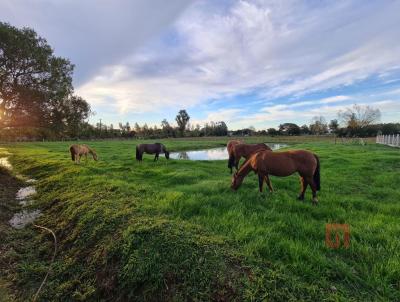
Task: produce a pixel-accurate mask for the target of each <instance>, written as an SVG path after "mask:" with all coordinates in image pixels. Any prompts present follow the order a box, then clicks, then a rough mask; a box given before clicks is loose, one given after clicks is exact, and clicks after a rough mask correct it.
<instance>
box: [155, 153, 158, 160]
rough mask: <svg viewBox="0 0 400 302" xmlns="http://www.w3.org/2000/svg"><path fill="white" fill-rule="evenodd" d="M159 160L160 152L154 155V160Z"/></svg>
mask: <svg viewBox="0 0 400 302" xmlns="http://www.w3.org/2000/svg"><path fill="white" fill-rule="evenodd" d="M157 160H158V153H156V155H155V156H154V161H157Z"/></svg>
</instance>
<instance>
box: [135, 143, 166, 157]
mask: <svg viewBox="0 0 400 302" xmlns="http://www.w3.org/2000/svg"><path fill="white" fill-rule="evenodd" d="M143 153H147V154H155V156H154V161H156V160H158V156H159V155H160V153H164V154H165V158H166V159H169V152H168V151H167V149H166V148H165V146H164V145H163V144H160V143H155V144H140V145H139V146H136V160H139V161H142V160H143Z"/></svg>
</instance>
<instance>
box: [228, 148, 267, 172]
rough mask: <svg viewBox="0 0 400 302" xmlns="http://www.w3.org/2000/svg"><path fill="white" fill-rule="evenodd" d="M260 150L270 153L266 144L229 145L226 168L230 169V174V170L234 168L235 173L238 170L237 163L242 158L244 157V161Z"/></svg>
mask: <svg viewBox="0 0 400 302" xmlns="http://www.w3.org/2000/svg"><path fill="white" fill-rule="evenodd" d="M261 150H269V151H272V150H271V148H270V147H268V146H267V145H266V144H244V143H241V144H233V145H231V151H230V152H229V150H228V153H229V159H228V168H229V169H231V174H232V168H233V167H235V168H236V171H237V170H239V162H240V159H241V158H242V157H244V158H245V159H246V160H247V159H248V158H249V157H250V156H252V155H253V154H254V153H257V152H258V151H261Z"/></svg>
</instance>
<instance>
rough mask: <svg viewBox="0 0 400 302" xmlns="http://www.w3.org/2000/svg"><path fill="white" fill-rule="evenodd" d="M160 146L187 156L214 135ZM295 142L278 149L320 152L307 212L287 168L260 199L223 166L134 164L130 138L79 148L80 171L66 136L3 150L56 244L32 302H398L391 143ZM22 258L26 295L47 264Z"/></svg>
mask: <svg viewBox="0 0 400 302" xmlns="http://www.w3.org/2000/svg"><path fill="white" fill-rule="evenodd" d="M249 140H251V138H250V139H249ZM255 140H257V141H270V138H268V139H266V138H257V139H255ZM162 142H163V143H164V144H165V145H166V146H167V147H168V148H169V149H171V150H183V149H184V150H189V149H193V148H206V147H215V146H219V145H223V144H225V143H226V139H208V140H207V139H201V140H197V141H196V140H194V139H188V140H163V141H162ZM296 142H297V144H296V145H294V146H289V147H288V148H296V149H307V150H311V151H313V152H316V153H317V154H318V155H319V156H320V158H321V166H322V168H321V173H322V174H321V175H322V176H321V186H322V190H321V192H320V194H319V200H320V203H319V205H318V206H317V207H314V206H312V205H311V193H310V191H307V194H306V199H305V201H304V202H299V201H297V200H296V196H297V193H298V191H299V181H298V177H297V176H295V175H293V176H291V177H287V178H277V177H272V183H273V186H274V188H275V192H274V193H273V194H271V193H266V192H265V193H263V194H260V193H259V192H258V188H257V177H256V176H255V175H254V174H250V175H249V177H248V178H246V179H245V182H244V184H243V185H242V187H241V188H240V189H239V190H238V191H237V192H233V191H231V190H230V188H229V185H230V174H229V172H228V169H227V163H226V161H198V162H195V161H179V160H169V161H167V160H166V159H165V158H164V157H161V156H160V160H159V162H157V163H154V162H153V161H152V158H153V157H152V156H149V155H148V156H145V159H144V161H143V162H142V163H137V162H136V161H135V160H134V150H135V144H136V143H137V141H105V142H87V143H88V144H89V145H91V146H93V147H95V148H96V150H97V152H98V154H99V159H100V161H98V162H94V161H93V160H89V161H88V162H87V163H84V162H83V163H82V164H81V165H75V164H73V163H72V161H71V159H70V157H69V154H68V143H31V144H15V145H10V146H6V148H7V149H8V150H9V151H10V152H11V153H13V154H14V155H13V156H12V157H11V158H10V160H11V162H12V163H13V165H14V166H15V169H16V170H17V171H18V172H20V173H24V174H27V175H29V176H30V177H33V178H36V179H39V182H38V187H37V191H38V205H39V206H40V207H43V208H45V210H44V216H42V217H41V218H40V222H41V223H42V224H45V225H48V226H50V227H52V228H53V229H55V230H56V231H57V235H58V236H59V239H60V244H61V249H60V253H59V255H58V257H57V263H56V266H55V268H54V274H53V276H52V278H51V280H49V283H50V284H49V286H48V287H47V288H46V290H45V294H44V296H43V299H46V297H47V298H49V297H54V296H55V297H58V299H64V300H65V299H66V300H69V299H88V300H97V299H99V298H100V297H105V296H107V295H113V296H114V297H116V298H121V299H123V298H125V299H126V298H132V299H133V298H135V299H138V300H158V299H168V300H173V299H172V297H175V300H187V299H188V297H191V298H193V299H198V300H209V299H215V300H218V298H221V299H222V298H225V299H227V300H234V299H236V300H243V299H244V300H256V301H260V300H263V299H264V298H266V299H270V300H273V301H277V300H278V301H288V300H312V301H316V300H327V301H336V300H360V301H366V300H370V301H377V300H382V301H384V300H392V301H394V300H398V299H400V295H399V291H400V284H399V280H400V244H399V239H398V236H399V234H400V224H399V218H400V204H399V200H400V190H399V189H398V187H397V184H398V183H399V182H400V173H399V172H400V161H399V155H400V151H399V150H398V149H391V148H389V147H385V146H380V145H379V146H378V145H375V144H367V145H366V146H361V145H353V144H337V145H335V144H333V143H332V141H315V142H308V143H302V142H299V139H298V138H297V141H296ZM331 222H334V223H347V224H349V225H350V228H351V243H350V248H349V249H343V248H341V249H338V250H332V249H329V248H328V247H326V246H325V243H324V240H325V224H326V223H331ZM35 240H36V241H37V242H46V238H45V237H37V238H36V239H35ZM25 253H28V251H25ZM29 253H30V256H29V257H28V256H27V258H29V259H30V260H29V261H30V262H29V263H27V262H26V261H25V260H24V257H21V258H20V267H23V271H24V273H23V274H21V273H20V274H19V278H20V280H21V284H22V283H23V282H26V283H24V284H25V294H26V295H28V293H29V291H32V289H30V288H35V286H37V284H38V282H39V280H40V278H39V275H40V274H39V272H38V269H37V266H40V265H44V264H43V263H45V261H46V259H47V258H46V257H45V256H43V253H44V252H43V251H42V256H41V257H40V255H39V254H36V253H37V251H29ZM37 257H39V258H37ZM32 259H35V260H34V261H33V262H32ZM333 286H334V288H336V290H332V287H333Z"/></svg>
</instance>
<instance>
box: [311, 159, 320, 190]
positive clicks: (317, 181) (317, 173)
mask: <svg viewBox="0 0 400 302" xmlns="http://www.w3.org/2000/svg"><path fill="white" fill-rule="evenodd" d="M314 157H315V159H316V160H317V168H316V169H315V172H314V176H313V179H314V183H315V185H316V187H317V191H319V190H321V176H320V169H321V166H320V163H319V157H318V156H317V155H316V154H314Z"/></svg>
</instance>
